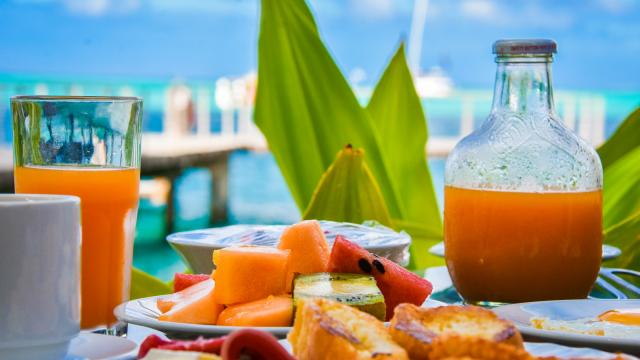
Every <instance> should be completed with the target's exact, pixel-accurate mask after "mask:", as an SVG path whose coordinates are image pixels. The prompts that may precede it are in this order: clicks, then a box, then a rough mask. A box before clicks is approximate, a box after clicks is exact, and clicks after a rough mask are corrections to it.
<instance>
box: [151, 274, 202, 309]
mask: <svg viewBox="0 0 640 360" xmlns="http://www.w3.org/2000/svg"><path fill="white" fill-rule="evenodd" d="M213 286H214V282H213V280H211V277H207V279H206V280H205V281H201V282H199V283H196V284H194V285H192V286H189V287H188V288H185V289H182V290H180V291H178V292H175V293H173V294H169V295H166V296H161V297H158V299H157V300H156V305H157V306H158V309H159V310H160V312H162V313H166V312H167V311H169V310H171V308H172V307H173V306H174V305H175V304H177V303H179V302H182V301H184V300H185V299H188V298H191V297H193V296H194V294H196V293H200V292H203V291H204V292H209V291H210V290H211V288H212V287H213Z"/></svg>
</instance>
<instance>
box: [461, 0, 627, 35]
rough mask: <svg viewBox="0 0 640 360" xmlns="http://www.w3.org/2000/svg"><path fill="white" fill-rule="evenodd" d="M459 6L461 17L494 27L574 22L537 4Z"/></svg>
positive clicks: (467, 1)
mask: <svg viewBox="0 0 640 360" xmlns="http://www.w3.org/2000/svg"><path fill="white" fill-rule="evenodd" d="M620 1H624V0H620ZM459 5H460V6H459V9H458V10H459V11H460V13H461V14H462V16H464V17H466V18H468V19H472V20H476V21H479V22H483V23H487V24H491V25H494V26H504V27H513V26H519V27H522V26H530V27H539V28H547V29H561V28H567V27H569V26H571V25H572V24H573V23H574V20H575V18H574V15H573V14H572V13H571V12H569V11H566V10H562V9H553V8H550V7H548V6H547V7H543V6H541V5H540V3H538V2H528V3H523V2H518V1H512V2H508V1H496V0H463V1H462V2H461V3H460V4H459Z"/></svg>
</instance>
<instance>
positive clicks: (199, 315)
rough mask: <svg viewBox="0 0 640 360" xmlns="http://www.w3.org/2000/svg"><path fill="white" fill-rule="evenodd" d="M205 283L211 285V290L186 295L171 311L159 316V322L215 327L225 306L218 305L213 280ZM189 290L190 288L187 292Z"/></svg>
mask: <svg viewBox="0 0 640 360" xmlns="http://www.w3.org/2000/svg"><path fill="white" fill-rule="evenodd" d="M203 283H209V284H210V285H209V288H208V289H206V290H202V291H195V292H193V293H192V294H189V295H185V296H184V298H182V299H180V300H179V301H178V302H177V303H176V304H175V305H173V307H172V308H171V310H169V311H167V312H166V313H164V314H162V315H160V316H158V320H161V321H171V322H179V323H189V324H203V325H215V324H216V322H217V320H218V315H219V314H220V312H221V311H222V309H223V306H222V305H219V304H218V303H216V300H215V286H214V282H213V280H206V281H203ZM196 285H198V284H196ZM196 285H194V286H196ZM191 287H193V286H191ZM188 289H189V288H187V289H185V290H188Z"/></svg>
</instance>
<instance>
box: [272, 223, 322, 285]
mask: <svg viewBox="0 0 640 360" xmlns="http://www.w3.org/2000/svg"><path fill="white" fill-rule="evenodd" d="M278 249H283V250H284V249H288V250H291V256H290V258H289V275H288V276H287V292H289V291H290V290H291V284H292V282H293V277H294V274H295V273H298V274H312V273H320V272H325V271H327V263H328V262H329V254H330V251H329V245H328V244H327V239H325V237H324V233H323V232H322V228H321V227H320V223H319V222H318V221H316V220H305V221H301V222H299V223H297V224H294V225H291V226H289V227H287V228H286V229H285V230H284V232H282V235H281V236H280V243H279V244H278Z"/></svg>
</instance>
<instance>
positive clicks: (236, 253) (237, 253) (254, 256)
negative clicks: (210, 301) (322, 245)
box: [213, 246, 290, 305]
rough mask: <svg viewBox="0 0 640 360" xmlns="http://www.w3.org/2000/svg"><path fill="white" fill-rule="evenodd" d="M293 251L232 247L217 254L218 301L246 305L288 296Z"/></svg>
mask: <svg viewBox="0 0 640 360" xmlns="http://www.w3.org/2000/svg"><path fill="white" fill-rule="evenodd" d="M289 253H290V251H289V250H280V249H276V248H272V247H266V246H232V247H227V248H224V249H220V250H216V251H214V252H213V263H214V264H215V265H216V271H215V272H214V274H213V279H214V280H215V282H216V301H217V302H218V303H220V304H224V305H232V304H238V303H246V302H249V301H253V300H259V299H263V298H266V297H267V296H269V295H280V294H284V293H285V288H286V277H287V268H288V263H289Z"/></svg>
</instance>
